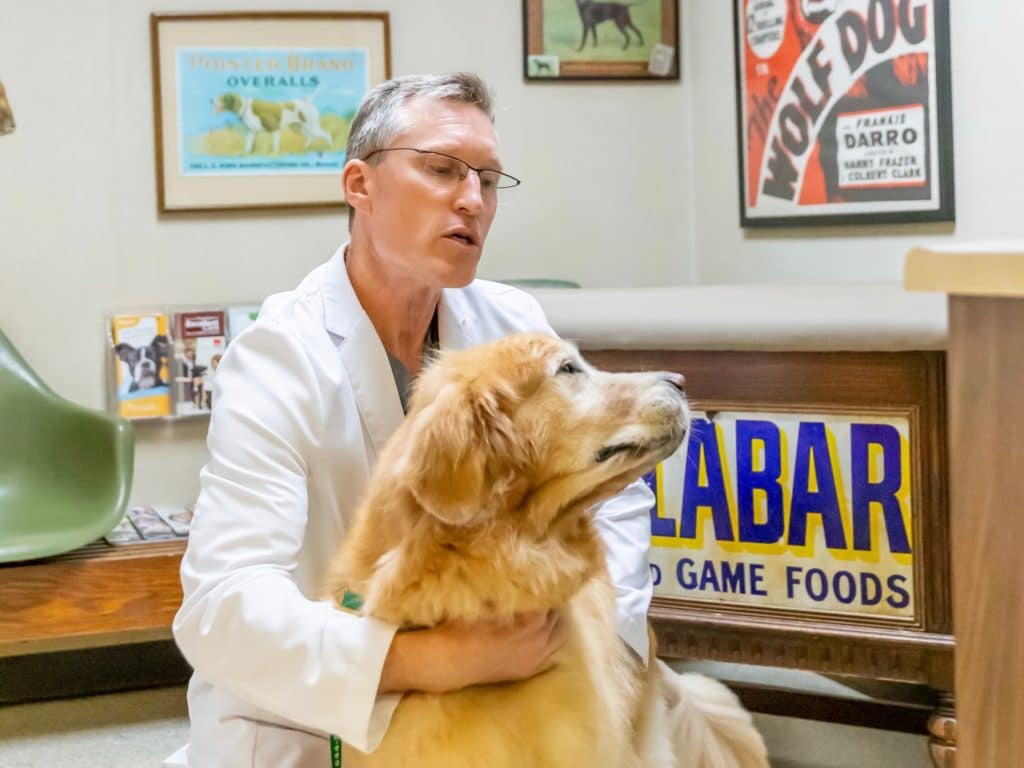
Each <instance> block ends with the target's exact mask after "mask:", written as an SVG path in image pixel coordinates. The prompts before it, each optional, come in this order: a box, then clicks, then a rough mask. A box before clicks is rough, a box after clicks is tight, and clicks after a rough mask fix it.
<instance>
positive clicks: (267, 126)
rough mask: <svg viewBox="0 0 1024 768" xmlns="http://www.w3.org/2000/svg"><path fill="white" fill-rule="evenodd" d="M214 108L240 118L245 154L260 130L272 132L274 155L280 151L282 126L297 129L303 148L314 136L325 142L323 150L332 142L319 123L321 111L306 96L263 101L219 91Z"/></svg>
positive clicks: (308, 144)
mask: <svg viewBox="0 0 1024 768" xmlns="http://www.w3.org/2000/svg"><path fill="white" fill-rule="evenodd" d="M213 111H214V112H216V113H218V114H219V113H221V112H231V113H234V114H235V115H237V116H238V118H239V120H241V121H242V126H243V128H244V129H245V133H246V136H245V154H247V155H248V154H251V153H252V148H253V143H254V142H255V141H256V134H258V133H259V132H260V131H264V132H266V133H269V134H270V135H271V140H272V142H273V151H274V154H275V155H276V154H280V152H281V131H282V130H283V129H285V128H291V129H293V130H297V131H300V132H301V133H302V134H303V135H304V136H305V137H306V144H305V147H304V148H305V149H309V148H310V146H311V145H312V143H313V139H322V140H323V141H324V142H326V144H327V146H326V147H324V148H323V149H325V150H329V149H331V148H332V147H333V145H334V137H332V136H331V134H329V133H328V132H327V131H325V130H324V129H323V128H322V127H321V125H320V111H319V110H318V109H317V108H316V106H315V105H314V104H313V102H312V101H311V100H309V99H290V100H288V101H264V100H263V99H253V98H250V97H249V96H242V95H240V94H237V93H222V94H221V95H220V96H218V97H217V98H215V99H214V100H213Z"/></svg>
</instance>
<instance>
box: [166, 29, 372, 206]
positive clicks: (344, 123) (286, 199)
mask: <svg viewBox="0 0 1024 768" xmlns="http://www.w3.org/2000/svg"><path fill="white" fill-rule="evenodd" d="M150 43H151V55H152V70H153V114H154V131H155V147H156V185H157V204H158V209H159V211H160V212H161V213H167V212H172V211H175V212H176V211H215V210H253V209H265V208H296V207H328V206H343V205H344V204H345V202H344V197H343V194H342V190H341V184H340V182H339V177H340V174H341V168H342V166H343V165H344V162H345V143H346V141H347V139H348V127H349V124H350V122H351V118H352V115H353V114H354V113H355V111H356V109H357V108H358V106H359V103H360V101H361V100H362V98H363V96H364V95H365V93H366V91H367V90H369V89H370V88H371V87H373V86H374V85H376V84H378V83H380V82H382V81H384V80H386V79H388V78H390V76H391V48H390V28H389V16H388V14H387V13H334V12H280V13H216V14H178V15H158V14H153V15H151V16H150Z"/></svg>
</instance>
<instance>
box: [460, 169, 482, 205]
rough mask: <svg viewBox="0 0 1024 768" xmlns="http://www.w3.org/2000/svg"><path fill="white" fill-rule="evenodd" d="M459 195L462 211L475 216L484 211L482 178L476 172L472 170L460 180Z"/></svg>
mask: <svg viewBox="0 0 1024 768" xmlns="http://www.w3.org/2000/svg"><path fill="white" fill-rule="evenodd" d="M457 194H458V201H457V202H458V205H459V208H460V209H462V210H465V211H466V212H467V213H469V214H471V215H474V216H475V215H477V214H479V213H480V212H481V211H483V209H484V196H483V189H482V187H481V185H480V176H479V175H478V174H477V172H476V171H472V170H471V171H470V172H469V173H467V174H466V175H465V176H464V177H463V178H461V179H459V183H458V188H457Z"/></svg>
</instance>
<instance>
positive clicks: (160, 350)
mask: <svg viewBox="0 0 1024 768" xmlns="http://www.w3.org/2000/svg"><path fill="white" fill-rule="evenodd" d="M151 343H152V346H153V349H155V350H156V351H157V354H158V355H166V354H167V353H168V351H169V350H170V346H171V343H170V342H169V341H168V340H167V337H166V336H164V335H163V334H162V333H161V334H159V335H158V336H154V337H153V341H152V342H151Z"/></svg>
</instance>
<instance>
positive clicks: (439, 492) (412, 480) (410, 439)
mask: <svg viewBox="0 0 1024 768" xmlns="http://www.w3.org/2000/svg"><path fill="white" fill-rule="evenodd" d="M510 427H511V423H510V421H509V419H508V416H507V415H506V414H505V413H504V412H503V411H502V409H501V403H500V397H499V395H498V393H494V392H484V393H471V392H467V391H466V390H465V388H464V387H462V386H459V385H456V384H449V385H447V386H445V387H444V388H443V389H442V390H441V391H440V392H439V393H438V395H437V397H436V398H435V399H434V400H433V401H432V402H431V403H430V405H428V406H426V407H425V408H423V410H421V411H419V413H417V414H416V416H415V421H414V422H413V425H412V430H411V432H410V433H409V435H408V436H407V440H406V442H405V446H404V447H405V451H406V453H405V454H404V455H403V457H402V459H401V460H400V461H399V467H401V471H402V472H404V473H405V477H404V478H403V480H404V482H406V483H407V484H408V486H409V488H410V489H411V490H412V493H413V496H414V497H415V498H416V501H417V502H419V504H420V505H421V506H422V507H423V508H424V510H425V511H426V512H428V513H429V514H431V515H433V516H434V517H436V518H437V519H438V520H441V521H442V522H444V523H447V524H449V525H469V524H471V523H473V522H475V521H478V520H482V519H484V518H487V517H490V515H491V514H492V513H493V507H494V503H495V501H496V499H495V498H492V496H493V493H494V491H497V490H498V488H493V487H492V486H495V485H498V486H504V485H507V482H506V483H503V482H502V480H503V479H504V478H498V477H495V474H496V469H497V468H498V467H510V466H511V464H512V461H511V457H510V456H507V455H504V454H505V452H506V451H508V448H509V441H508V439H507V438H508V436H509V434H510V431H511V430H510ZM499 471H500V470H499Z"/></svg>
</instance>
